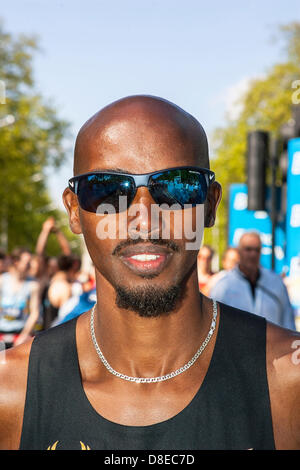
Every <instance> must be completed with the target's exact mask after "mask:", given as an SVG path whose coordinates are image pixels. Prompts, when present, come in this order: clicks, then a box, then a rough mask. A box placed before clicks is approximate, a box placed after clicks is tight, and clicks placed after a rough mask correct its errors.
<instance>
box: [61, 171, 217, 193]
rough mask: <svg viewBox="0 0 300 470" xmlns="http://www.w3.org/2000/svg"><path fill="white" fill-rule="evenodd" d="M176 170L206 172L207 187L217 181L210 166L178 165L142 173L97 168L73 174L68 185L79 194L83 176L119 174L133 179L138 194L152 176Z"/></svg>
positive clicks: (146, 185)
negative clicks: (138, 190)
mask: <svg viewBox="0 0 300 470" xmlns="http://www.w3.org/2000/svg"><path fill="white" fill-rule="evenodd" d="M174 170H177V171H178V170H191V171H194V172H197V173H201V174H204V176H205V180H206V184H207V189H208V188H209V186H210V185H211V184H212V183H213V182H214V181H215V173H214V172H213V171H211V170H210V169H208V168H200V167H196V166H179V167H178V166H177V167H172V168H165V169H162V170H158V171H152V172H151V173H142V174H132V173H124V172H120V171H115V170H95V171H90V172H88V173H82V174H81V175H77V176H73V177H72V178H70V179H69V182H68V186H69V189H70V190H71V191H72V192H73V193H74V194H76V195H78V186H79V182H80V180H81V179H82V178H85V177H87V176H92V175H97V174H111V175H117V176H125V177H128V178H130V179H131V180H133V181H134V185H135V188H134V190H135V194H136V191H137V188H139V187H141V186H144V187H147V188H148V185H149V180H150V178H151V176H155V175H158V174H160V173H165V172H168V171H174Z"/></svg>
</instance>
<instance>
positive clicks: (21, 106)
mask: <svg viewBox="0 0 300 470" xmlns="http://www.w3.org/2000/svg"><path fill="white" fill-rule="evenodd" d="M37 52H38V43H37V40H36V38H34V37H27V36H23V35H22V36H19V37H13V36H12V35H11V34H9V33H8V32H6V31H5V29H4V27H3V24H2V23H0V80H1V81H2V83H4V84H5V92H6V96H5V103H3V104H1V105H0V121H1V119H3V118H4V117H5V116H7V115H12V116H13V117H14V122H13V123H12V124H10V125H5V126H3V125H2V126H0V200H1V204H0V232H1V242H2V243H1V244H2V246H4V247H5V248H7V249H8V251H11V250H12V249H13V248H14V247H16V246H27V247H29V248H31V249H34V247H35V243H36V240H37V237H38V234H39V232H40V230H41V227H42V223H43V222H44V221H45V220H46V218H47V217H49V216H50V215H52V216H54V217H55V218H56V219H58V220H60V221H61V223H63V224H65V219H64V216H63V215H62V214H61V213H60V211H58V210H57V209H55V208H54V206H53V203H52V201H51V199H50V197H49V194H48V190H47V187H46V183H45V177H44V175H45V170H46V168H49V167H52V168H58V167H59V166H60V165H61V164H62V163H63V162H64V160H65V152H64V148H63V142H64V139H65V138H66V137H67V135H68V130H69V124H68V123H67V122H66V121H64V120H63V119H60V118H59V117H58V115H57V111H56V109H55V108H54V106H53V105H50V104H49V103H46V102H45V100H44V99H43V97H42V96H40V95H39V94H38V93H36V91H35V84H34V78H33V67H32V61H33V56H34V54H35V53H37ZM67 236H68V238H70V239H73V238H74V237H73V236H72V235H71V233H70V231H69V232H67ZM58 252H59V248H58V246H57V245H56V244H55V243H53V242H51V243H49V254H50V255H54V254H57V253H58Z"/></svg>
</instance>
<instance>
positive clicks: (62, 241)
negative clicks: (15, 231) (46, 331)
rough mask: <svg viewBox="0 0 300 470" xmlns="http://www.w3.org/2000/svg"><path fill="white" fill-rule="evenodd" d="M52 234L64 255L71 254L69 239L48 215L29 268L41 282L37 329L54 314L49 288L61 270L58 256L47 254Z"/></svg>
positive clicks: (30, 272) (39, 282) (33, 276)
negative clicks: (50, 302)
mask: <svg viewBox="0 0 300 470" xmlns="http://www.w3.org/2000/svg"><path fill="white" fill-rule="evenodd" d="M50 234H54V235H55V236H56V238H57V241H58V243H59V245H60V249H61V252H62V254H63V255H64V256H70V255H71V249H70V246H69V243H68V240H67V239H66V237H65V236H64V234H63V233H62V232H61V230H60V229H59V228H58V227H57V225H56V221H55V219H54V217H48V218H47V219H46V220H45V222H44V223H43V226H42V230H41V232H40V234H39V236H38V239H37V243H36V247H35V254H34V255H32V257H31V262H30V270H29V274H30V276H31V277H32V279H35V280H36V281H37V282H38V284H39V299H40V301H39V304H40V319H39V322H38V324H37V325H36V329H37V330H41V329H43V328H44V325H45V323H46V324H48V319H47V318H46V319H44V317H45V316H48V317H49V315H50V317H52V315H53V314H54V313H53V311H52V310H51V305H50V304H49V300H48V288H49V284H50V282H51V279H52V278H53V276H54V275H55V274H56V273H57V272H58V271H59V265H58V260H57V258H56V257H53V256H51V257H49V256H47V255H46V247H47V242H48V239H49V236H50ZM49 310H51V312H49ZM54 312H55V310H54Z"/></svg>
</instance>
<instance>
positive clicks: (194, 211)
mask: <svg viewBox="0 0 300 470" xmlns="http://www.w3.org/2000/svg"><path fill="white" fill-rule="evenodd" d="M220 198H221V188H220V185H219V184H218V183H217V182H216V181H214V175H213V173H212V172H211V170H210V169H209V159H208V147H207V140H206V136H205V133H204V130H203V128H202V127H201V125H200V124H199V123H198V122H197V121H196V120H195V118H193V117H192V116H190V115H189V114H188V113H186V112H185V111H183V110H182V109H181V108H179V107H178V106H176V105H174V104H172V103H170V102H168V101H166V100H163V99H160V98H155V97H150V96H133V97H128V98H125V99H122V100H119V101H117V102H115V103H112V104H111V105H109V106H107V107H106V108H104V109H103V110H101V111H100V112H98V113H97V114H95V115H94V116H93V117H92V118H91V119H89V120H88V121H87V123H86V124H85V125H84V126H83V127H82V129H81V130H80V132H79V135H78V137H77V141H76V146H75V160H74V177H73V178H71V179H70V181H69V186H68V188H67V189H66V190H65V192H64V203H65V206H66V209H67V211H68V214H69V220H70V227H71V230H72V231H73V232H74V233H77V234H81V233H82V234H83V236H84V240H85V243H86V246H87V249H88V251H89V253H90V256H91V259H92V261H93V263H94V265H95V272H96V287H97V302H96V303H95V305H94V307H93V308H92V309H91V310H90V311H88V312H86V313H83V314H82V315H80V316H79V317H78V318H75V319H74V320H71V321H70V322H66V323H64V324H63V325H60V326H58V327H56V328H52V329H50V330H48V331H46V332H44V333H41V334H40V335H38V336H37V337H36V338H35V339H34V341H33V342H28V343H27V344H25V345H22V346H20V347H18V348H15V349H13V350H12V351H8V352H7V353H6V356H5V358H4V360H3V361H2V362H3V364H2V365H1V370H0V374H1V376H0V383H1V390H0V403H1V406H0V411H1V412H0V429H1V433H0V435H1V440H0V442H1V448H3V449H5V448H7V449H17V448H19V449H49V450H55V449H84V450H89V449H95V450H96V449H105V450H120V449H130V450H134V449H142V450H149V451H151V452H152V453H153V452H154V451H155V450H157V451H158V452H160V451H161V450H164V449H165V450H168V451H170V450H172V449H173V450H174V452H175V453H176V450H177V451H178V449H180V450H181V451H182V450H184V449H186V450H187V451H188V452H189V453H191V452H192V450H196V449H253V448H254V449H274V448H275V447H276V448H278V449H288V448H293V449H296V448H297V449H299V448H300V393H299V392H300V370H299V366H298V363H297V361H298V355H297V354H298V350H297V346H298V345H299V344H298V343H297V341H299V336H297V334H296V333H294V332H290V331H288V330H284V329H281V328H279V327H277V326H275V325H272V324H267V323H266V321H265V319H264V318H261V317H258V316H257V315H252V314H249V313H247V312H241V311H239V310H237V309H234V308H232V307H229V306H226V305H225V304H222V303H218V304H217V303H216V302H215V301H213V300H211V299H210V298H208V297H205V296H204V295H202V294H201V293H200V292H199V288H198V279H197V254H198V250H199V247H200V244H201V238H202V234H203V229H204V227H211V226H212V225H213V224H214V220H215V216H216V209H217V206H218V204H219V201H220ZM158 208H160V209H161V211H158V210H157V209H158ZM195 240H196V242H195ZM240 295H243V292H241V293H240ZM299 362H300V361H299Z"/></svg>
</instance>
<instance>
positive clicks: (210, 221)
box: [204, 181, 222, 227]
mask: <svg viewBox="0 0 300 470" xmlns="http://www.w3.org/2000/svg"><path fill="white" fill-rule="evenodd" d="M221 199H222V186H221V185H220V183H218V182H217V181H214V183H213V184H212V185H211V186H210V187H209V189H208V193H207V199H206V202H205V208H204V227H213V225H214V224H215V220H216V213H217V208H218V205H219V204H220V201H221Z"/></svg>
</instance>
